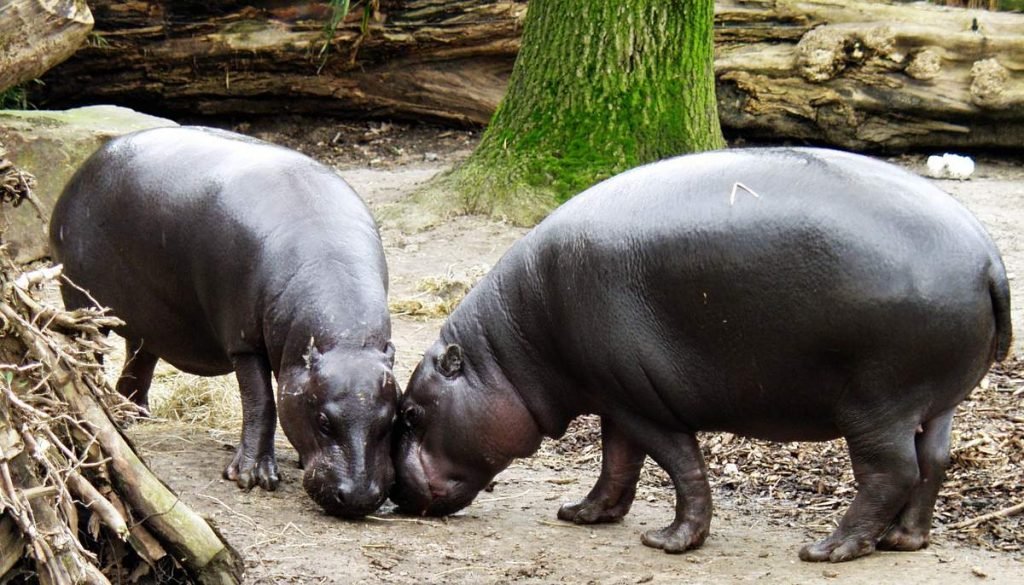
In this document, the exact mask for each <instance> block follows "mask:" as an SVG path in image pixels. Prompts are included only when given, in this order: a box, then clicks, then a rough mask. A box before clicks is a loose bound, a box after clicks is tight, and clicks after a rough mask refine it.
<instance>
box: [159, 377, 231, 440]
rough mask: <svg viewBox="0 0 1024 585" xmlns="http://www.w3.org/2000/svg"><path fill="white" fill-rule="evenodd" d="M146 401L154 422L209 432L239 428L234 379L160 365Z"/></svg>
mask: <svg viewBox="0 0 1024 585" xmlns="http://www.w3.org/2000/svg"><path fill="white" fill-rule="evenodd" d="M149 400H150V406H151V407H152V410H153V412H152V414H153V416H154V417H156V418H160V419H166V420H171V421H177V422H183V423H187V424H189V425H196V426H200V427H205V428H211V429H221V430H238V429H241V428H242V400H241V396H240V394H239V392H238V382H237V380H236V379H235V376H234V375H227V376H216V377H209V378H205V377H201V376H193V375H192V374H185V373H182V372H179V371H177V370H175V369H173V368H171V367H170V366H165V365H163V364H161V366H160V367H158V368H157V373H156V375H155V376H154V378H153V389H152V392H151V394H150V397H149Z"/></svg>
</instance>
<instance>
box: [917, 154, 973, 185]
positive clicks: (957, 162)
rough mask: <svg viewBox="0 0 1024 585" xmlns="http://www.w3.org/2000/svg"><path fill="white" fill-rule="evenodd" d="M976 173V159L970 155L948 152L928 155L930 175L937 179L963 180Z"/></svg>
mask: <svg viewBox="0 0 1024 585" xmlns="http://www.w3.org/2000/svg"><path fill="white" fill-rule="evenodd" d="M973 173H974V160H973V159H971V157H969V156H960V155H958V154H949V153H946V154H944V155H942V156H938V155H932V156H929V157H928V176H930V177H933V178H936V179H958V180H960V181H963V180H964V179H968V178H970V176H971V175H972V174H973Z"/></svg>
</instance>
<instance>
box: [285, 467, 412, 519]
mask: <svg viewBox="0 0 1024 585" xmlns="http://www.w3.org/2000/svg"><path fill="white" fill-rule="evenodd" d="M393 481H394V474H393V473H391V472H390V469H389V470H388V472H386V473H382V474H380V477H378V478H374V479H366V478H364V479H363V480H360V479H359V476H358V474H354V475H353V476H352V477H338V474H337V473H336V472H323V471H322V470H321V468H314V469H311V470H309V471H307V472H306V473H305V475H304V477H303V482H302V483H303V487H305V489H306V493H308V494H309V496H310V497H311V498H313V501H315V502H316V503H317V504H318V505H319V506H320V507H321V508H323V510H324V512H326V513H327V514H330V515H331V516H340V517H342V518H353V519H354V518H362V517H363V516H366V515H367V514H372V513H373V512H375V511H376V510H377V509H378V508H380V506H381V505H382V504H383V503H384V500H386V499H387V498H388V492H389V491H390V490H391V485H392V483H393Z"/></svg>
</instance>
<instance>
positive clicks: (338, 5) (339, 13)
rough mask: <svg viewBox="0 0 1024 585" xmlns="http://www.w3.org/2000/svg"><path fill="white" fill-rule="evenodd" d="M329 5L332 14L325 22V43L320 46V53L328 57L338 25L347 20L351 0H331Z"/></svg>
mask: <svg viewBox="0 0 1024 585" xmlns="http://www.w3.org/2000/svg"><path fill="white" fill-rule="evenodd" d="M327 5H328V6H329V7H330V9H331V16H330V18H328V19H327V22H325V23H324V44H323V45H322V46H321V47H320V53H319V55H320V56H321V57H324V58H325V59H326V54H327V52H328V51H329V50H330V48H331V41H332V40H334V33H335V32H337V30H338V25H339V24H341V21H343V20H345V17H346V16H348V11H349V8H350V6H349V0H330V1H329V2H328V3H327Z"/></svg>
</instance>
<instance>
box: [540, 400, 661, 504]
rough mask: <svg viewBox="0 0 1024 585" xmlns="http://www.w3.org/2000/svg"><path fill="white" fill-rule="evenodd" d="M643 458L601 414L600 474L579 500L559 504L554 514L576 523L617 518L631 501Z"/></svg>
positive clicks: (610, 421) (639, 451)
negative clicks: (572, 502)
mask: <svg viewBox="0 0 1024 585" xmlns="http://www.w3.org/2000/svg"><path fill="white" fill-rule="evenodd" d="M646 458H647V453H645V452H644V450H643V449H641V448H639V447H638V446H637V445H636V444H635V443H633V442H632V441H630V440H629V437H627V436H626V435H625V434H624V433H623V432H622V430H621V429H619V428H618V427H617V426H616V425H615V423H614V422H612V420H611V419H609V418H608V417H601V476H600V477H598V479H597V483H596V484H594V487H593V489H591V490H590V493H589V494H587V497H585V498H583V500H582V501H579V502H577V503H575V504H565V505H564V506H562V507H561V508H560V509H559V510H558V518H559V519H560V520H567V521H569V522H575V523H577V524H596V523H599V522H615V521H617V520H621V519H622V517H623V516H625V515H626V513H627V512H629V508H630V506H632V505H633V498H634V496H636V483H637V481H639V479H640V471H641V470H642V469H643V467H644V459H646Z"/></svg>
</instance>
